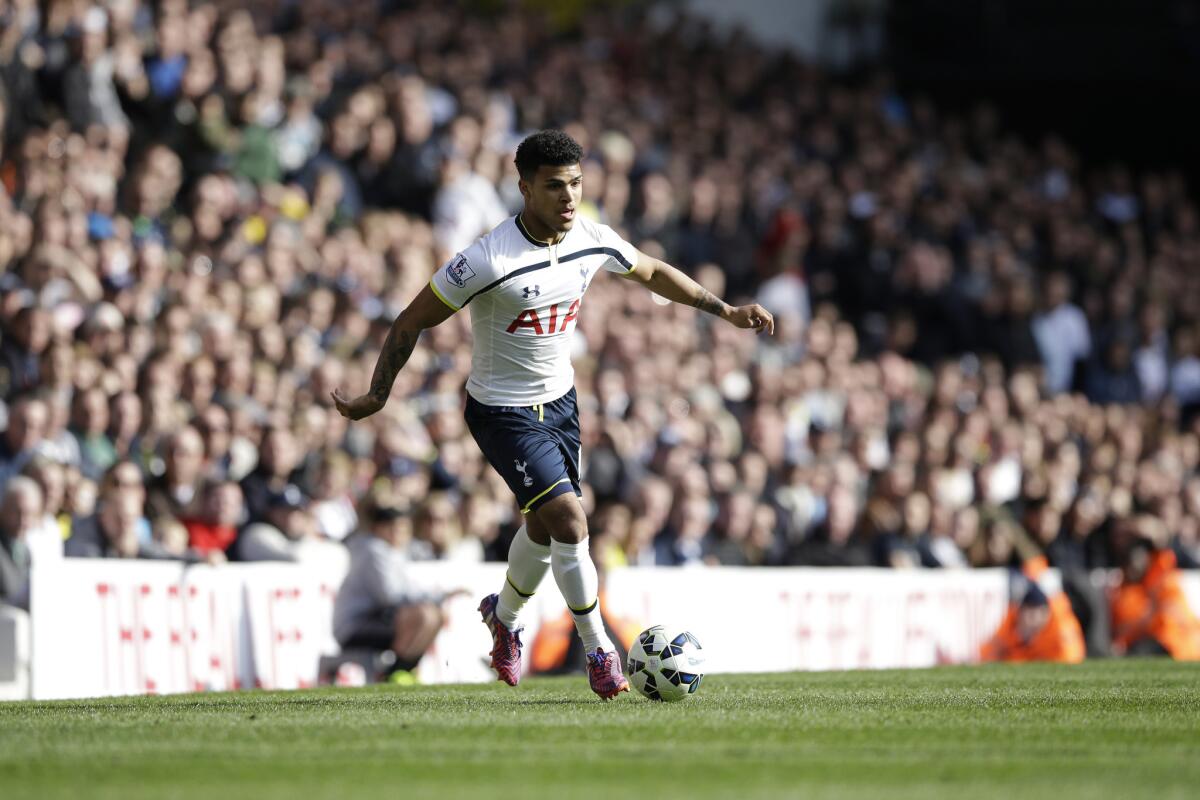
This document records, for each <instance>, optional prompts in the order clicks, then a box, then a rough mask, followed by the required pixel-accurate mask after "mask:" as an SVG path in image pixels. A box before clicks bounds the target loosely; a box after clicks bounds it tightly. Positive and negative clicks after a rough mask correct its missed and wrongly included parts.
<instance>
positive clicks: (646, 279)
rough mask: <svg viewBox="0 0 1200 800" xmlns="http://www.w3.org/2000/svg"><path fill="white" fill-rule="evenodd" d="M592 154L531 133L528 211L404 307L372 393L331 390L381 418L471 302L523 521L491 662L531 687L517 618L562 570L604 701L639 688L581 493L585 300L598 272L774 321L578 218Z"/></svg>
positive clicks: (520, 155)
mask: <svg viewBox="0 0 1200 800" xmlns="http://www.w3.org/2000/svg"><path fill="white" fill-rule="evenodd" d="M582 158H583V150H582V148H581V147H580V146H579V144H578V143H576V142H575V141H574V140H573V139H572V138H571V137H570V136H568V135H567V134H565V133H563V132H562V131H557V130H545V131H540V132H538V133H535V134H533V135H531V136H529V137H528V138H526V139H525V140H524V141H523V142H522V143H521V144H520V146H519V147H518V148H517V154H516V165H517V172H518V174H519V176H520V180H519V183H518V186H519V187H520V190H521V195H522V197H523V198H524V201H525V205H524V208H523V209H522V211H521V213H519V214H518V215H517V216H515V217H512V218H509V219H507V220H505V221H504V222H502V223H500V224H499V225H498V226H497V227H496V228H495V229H494V230H493V231H492V232H491V233H488V234H487V235H485V236H483V237H481V238H480V239H479V240H477V241H476V242H475V243H474V244H472V245H471V246H470V247H468V248H466V249H465V250H463V251H462V252H460V253H459V254H458V255H456V256H454V257H453V258H452V259H451V260H450V261H449V263H447V264H446V265H445V266H444V267H442V268H441V269H439V270H438V271H437V272H436V273H435V274H434V276H433V279H432V280H431V281H430V282H429V285H428V286H427V287H426V288H425V289H424V290H422V292H421V293H420V294H419V295H417V297H416V298H415V299H414V300H413V301H412V302H411V303H410V304H409V306H408V307H407V308H406V309H404V311H402V312H401V313H400V315H399V316H398V317H397V318H396V320H395V322H394V323H393V324H392V327H391V330H390V332H389V333H388V337H387V340H386V341H385V342H384V345H383V351H382V352H381V353H380V355H379V360H378V362H377V363H376V365H375V372H374V375H373V377H372V379H371V388H370V389H369V390H368V391H367V392H366V393H365V394H363V395H361V396H359V397H355V398H353V399H349V398H347V397H345V396H343V395H342V394H341V392H340V391H339V390H334V392H333V393H332V396H333V400H334V402H335V403H336V405H337V409H338V411H339V412H341V414H342V415H343V416H345V417H347V418H349V419H351V420H358V419H362V418H363V417H367V416H369V415H371V414H374V413H376V412H377V411H379V410H380V409H381V408H383V406H384V404H385V403H386V402H387V399H388V395H389V394H390V393H391V389H392V383H393V382H394V381H395V378H396V374H397V373H398V372H399V371H400V369H401V368H402V367H403V366H404V364H405V363H406V362H407V361H408V358H409V355H410V354H411V353H412V351H413V348H414V347H415V346H416V343H417V339H418V337H419V336H420V335H421V331H422V330H424V329H426V328H432V327H434V326H435V325H438V324H440V323H441V322H443V321H444V320H446V319H447V318H448V317H449V316H450V315H451V314H453V313H455V312H456V311H459V310H460V309H462V308H463V307H464V306H467V305H470V306H471V326H472V330H473V332H474V351H473V357H472V364H471V375H470V378H469V379H468V381H467V409H466V418H467V424H468V427H469V428H470V430H471V434H472V435H473V436H474V437H475V441H476V442H477V443H478V444H479V447H480V449H481V450H482V451H483V453H484V455H485V456H486V457H487V458H488V461H489V462H490V463H491V465H492V466H493V467H494V468H495V469H496V471H497V472H498V473H500V475H501V476H502V477H503V478H504V480H505V482H506V483H507V484H508V486H509V488H510V489H511V490H512V492H513V494H514V495H516V497H517V501H518V503H519V504H520V506H521V510H522V512H523V513H524V514H525V515H526V523H525V525H523V526H522V527H521V529H520V530H519V531H517V535H516V537H515V538H514V540H513V543H512V546H511V547H510V550H509V556H508V574H507V576H506V580H505V584H504V587H503V588H502V589H501V591H500V592H499V593H497V594H493V595H489V596H488V597H486V598H484V600H483V602H482V603H481V604H480V612H481V613H482V615H483V619H484V622H485V624H487V626H488V628H489V629H490V630H491V633H492V642H493V647H492V653H491V656H492V667H493V668H494V669H496V671H497V673H498V675H499V678H500V680H503V681H504V682H505V683H508V684H509V685H515V684H516V683H517V682H518V681H519V680H520V669H521V641H520V631H521V628H520V626H519V625H518V624H517V619H518V614H519V612H520V610H521V608H522V607H523V606H524V605H525V603H526V602H527V601H528V599H529V597H530V596H532V594H533V593H534V591H536V590H537V588H538V586H539V584H540V583H541V581H542V578H543V576H544V575H545V574H546V572H547V571H552V572H553V573H554V579H555V582H556V583H557V584H558V588H559V591H560V592H561V593H562V595H563V599H564V600H566V603H567V606H568V607H569V608H570V609H571V611H572V613H573V614H574V617H575V624H576V629H577V630H578V632H579V635H580V638H581V639H582V640H583V643H584V647H585V648H586V650H587V653H588V678H589V682H590V683H591V687H592V690H593V691H594V692H596V694H598V695H599V696H600V697H601V698H603V699H606V700H607V699H611V698H612V697H615V696H616V695H617V694H618V693H619V692H622V691H628V689H629V683H628V681H627V680H626V679H625V677H624V675H623V674H622V670H621V664H620V659H619V658H618V656H617V653H616V651H615V648H614V647H613V645H612V643H611V642H610V641H609V639H608V637H607V635H606V634H605V633H604V627H603V622H602V621H601V618H600V611H599V606H598V603H597V597H598V579H597V575H596V567H595V564H594V563H593V562H592V559H591V556H590V554H589V553H588V541H587V518H586V516H585V514H584V511H583V506H582V505H581V504H580V502H579V499H578V495H579V494H580V491H581V490H580V479H579V457H580V439H579V415H578V411H577V409H576V407H575V390H574V388H573V383H574V370H573V368H572V366H571V358H570V334H571V331H573V330H574V328H575V325H576V323H577V321H578V318H579V314H580V313H581V311H582V305H583V296H584V293H585V292H586V291H587V288H588V286H589V285H590V284H591V282H592V281H593V280H594V279H595V278H596V276H597V274H598V273H600V272H601V271H604V272H614V273H616V274H617V275H619V276H621V277H624V278H628V279H630V280H632V281H634V282H637V283H640V284H642V285H643V286H645V287H646V288H647V289H650V290H651V291H653V292H655V293H656V294H658V295H660V296H662V297H665V298H667V299H668V300H672V301H674V302H677V303H683V304H687V305H690V306H693V307H695V308H698V309H700V310H701V311H705V312H707V313H709V314H713V315H716V316H719V317H720V318H721V319H723V320H725V321H727V322H729V323H731V324H733V325H735V326H737V327H739V328H746V329H750V330H754V331H756V332H759V333H762V332H766V333H771V332H773V331H774V326H775V321H774V319H773V318H772V316H771V314H770V313H769V312H768V311H767V310H766V309H764V308H763V307H762V306H760V305H757V304H752V305H745V306H739V307H733V306H730V305H728V304H726V303H724V302H723V301H721V300H720V299H718V298H717V297H715V296H713V294H712V293H711V292H709V291H707V290H706V289H704V288H703V287H702V286H700V285H699V284H698V283H696V282H695V281H693V280H692V279H691V278H689V277H687V276H686V275H684V274H683V273H682V272H680V271H679V270H677V269H675V268H674V267H672V266H670V265H669V264H666V263H664V262H662V261H660V260H658V259H656V258H652V257H650V256H648V255H646V254H645V253H642V252H640V251H639V250H638V249H637V248H635V247H633V246H632V245H630V244H629V243H628V242H626V241H625V240H623V239H622V238H621V237H620V236H618V235H617V233H616V232H614V231H613V230H612V229H611V228H609V227H608V226H606V225H599V224H596V223H593V222H590V221H588V220H586V219H583V218H580V217H578V215H577V210H578V207H579V205H580V203H581V201H582V196H583V170H582V168H581V166H580V161H581V160H582Z"/></svg>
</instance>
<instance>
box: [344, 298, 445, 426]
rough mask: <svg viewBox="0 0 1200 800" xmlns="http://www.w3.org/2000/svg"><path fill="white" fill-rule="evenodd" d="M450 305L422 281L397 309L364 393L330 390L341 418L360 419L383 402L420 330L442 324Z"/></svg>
mask: <svg viewBox="0 0 1200 800" xmlns="http://www.w3.org/2000/svg"><path fill="white" fill-rule="evenodd" d="M454 311H455V309H453V308H451V307H450V306H449V305H447V304H446V303H445V302H443V301H442V300H440V299H438V296H437V295H436V294H434V291H433V288H432V287H431V286H430V285H429V284H426V285H425V288H424V289H422V290H421V293H420V294H418V295H417V296H416V297H415V298H414V299H413V301H412V302H411V303H409V304H408V307H407V308H405V309H404V310H403V311H401V312H400V316H398V317H396V319H395V321H394V322H392V327H391V329H390V330H389V331H388V335H387V339H386V340H385V341H384V343H383V350H381V351H380V353H379V360H378V361H376V362H375V374H374V375H373V376H372V377H371V388H370V389H369V390H367V393H366V394H364V395H360V396H359V397H355V398H353V399H347V398H346V397H345V396H343V395H342V393H341V391H340V390H338V389H334V390H333V392H332V396H333V402H334V405H336V406H337V410H338V412H339V413H341V415H342V416H343V417H346V418H347V419H352V420H353V419H362V418H363V417H369V416H371V415H372V414H374V413H375V412H376V411H379V410H380V409H381V408H383V406H384V405H385V404H386V403H387V399H388V395H390V394H391V393H392V384H393V383H395V381H396V375H397V374H399V372H400V370H401V369H403V367H404V365H405V364H407V363H408V357H409V356H411V355H412V351H413V348H414V347H416V346H417V339H419V338H420V337H421V331H423V330H425V329H426V328H433V327H435V326H437V325H440V324H442V323H443V322H445V321H446V319H448V318H449V317H450V315H451V314H453V313H454Z"/></svg>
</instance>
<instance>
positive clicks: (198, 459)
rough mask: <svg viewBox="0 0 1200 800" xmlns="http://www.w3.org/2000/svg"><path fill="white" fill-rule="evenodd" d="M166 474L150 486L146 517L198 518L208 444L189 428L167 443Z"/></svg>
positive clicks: (164, 471) (156, 519) (169, 518)
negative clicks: (205, 444)
mask: <svg viewBox="0 0 1200 800" xmlns="http://www.w3.org/2000/svg"><path fill="white" fill-rule="evenodd" d="M164 457H165V458H164V460H165V465H164V468H163V473H162V474H161V475H159V476H157V477H155V478H153V479H151V481H150V482H149V484H148V485H147V486H146V516H148V517H149V518H150V519H151V520H152V521H156V522H157V521H158V520H160V519H165V520H175V521H176V522H182V521H184V520H186V519H191V518H194V517H196V516H198V509H199V506H200V503H201V498H200V489H201V484H202V481H203V465H204V441H203V439H201V437H200V434H199V433H198V432H197V431H196V429H195V428H193V427H191V426H188V427H185V428H183V429H182V430H180V431H178V432H176V433H174V434H173V435H171V437H170V438H168V439H167V440H166V452H165V454H164Z"/></svg>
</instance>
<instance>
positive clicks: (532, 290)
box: [521, 283, 542, 300]
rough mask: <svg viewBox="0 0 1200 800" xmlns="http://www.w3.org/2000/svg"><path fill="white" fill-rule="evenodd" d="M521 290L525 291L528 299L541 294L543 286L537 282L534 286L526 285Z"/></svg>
mask: <svg viewBox="0 0 1200 800" xmlns="http://www.w3.org/2000/svg"><path fill="white" fill-rule="evenodd" d="M521 291H523V292H524V293H525V299H526V300H528V299H529V298H531V297H537V296H538V295H539V294H541V293H542V289H541V286H539V285H538V284H536V283H535V284H534V285H533V286H526V287H525V288H524V289H522V290H521Z"/></svg>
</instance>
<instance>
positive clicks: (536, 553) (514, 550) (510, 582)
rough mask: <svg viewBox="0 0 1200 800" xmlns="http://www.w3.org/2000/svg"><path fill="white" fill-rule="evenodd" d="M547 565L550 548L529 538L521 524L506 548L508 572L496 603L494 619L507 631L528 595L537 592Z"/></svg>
mask: <svg viewBox="0 0 1200 800" xmlns="http://www.w3.org/2000/svg"><path fill="white" fill-rule="evenodd" d="M549 568H550V548H549V547H547V546H546V545H544V544H538V543H537V542H535V541H533V540H532V539H530V538H529V532H528V531H527V530H526V529H525V526H524V525H522V526H521V529H520V530H519V531H517V535H516V536H514V537H513V540H512V544H511V545H509V548H508V573H507V574H506V575H505V576H504V588H502V589H501V590H500V599H499V601H498V602H497V603H496V619H498V620H500V622H501V623H503V625H504V627H506V628H508V629H509V630H510V631H511V630H516V628H517V617H518V615H519V614H520V613H521V609H522V608H524V607H525V604H526V603H527V602H529V598H530V597H532V596H533V593H534V592H536V591H537V588H538V586H539V585H540V584H541V582H542V578H544V577H545V576H546V570H548V569H549Z"/></svg>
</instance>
